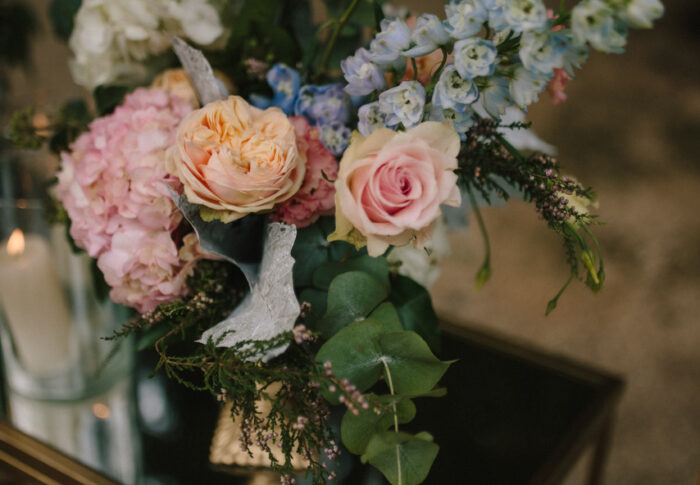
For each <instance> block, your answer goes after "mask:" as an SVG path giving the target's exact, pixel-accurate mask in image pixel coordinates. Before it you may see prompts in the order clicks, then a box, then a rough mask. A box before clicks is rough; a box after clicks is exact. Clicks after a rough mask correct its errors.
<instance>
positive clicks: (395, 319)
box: [369, 301, 403, 332]
mask: <svg viewBox="0 0 700 485" xmlns="http://www.w3.org/2000/svg"><path fill="white" fill-rule="evenodd" d="M369 318H371V319H373V320H377V321H379V322H382V323H383V324H384V328H386V329H387V330H388V331H392V332H399V331H401V330H403V327H402V326H401V319H400V318H399V314H398V313H397V312H396V307H395V306H394V305H393V304H392V303H389V302H388V301H386V302H384V303H382V304H381V305H379V306H378V307H377V308H375V309H374V311H373V312H372V313H370V314H369Z"/></svg>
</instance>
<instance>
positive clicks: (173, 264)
mask: <svg viewBox="0 0 700 485" xmlns="http://www.w3.org/2000/svg"><path fill="white" fill-rule="evenodd" d="M191 110H192V108H191V106H190V105H189V104H188V103H187V102H186V101H183V100H181V99H179V98H177V97H175V96H173V95H170V94H168V93H167V92H166V91H163V90H159V89H137V90H136V91H134V92H133V93H131V94H129V95H128V96H126V98H125V99H124V103H123V104H122V105H121V106H119V107H117V108H116V109H115V110H114V112H113V113H112V114H110V115H107V116H104V117H102V118H99V119H97V120H95V121H93V122H92V123H91V124H90V126H89V131H87V132H86V133H83V134H82V135H81V136H80V137H78V139H77V140H76V141H75V143H73V145H72V147H71V149H72V151H71V152H70V153H63V154H62V155H61V171H60V172H59V174H58V188H57V193H58V197H59V199H60V200H61V202H62V203H63V206H64V207H65V208H66V211H67V212H68V215H69V216H70V218H71V236H72V237H73V239H74V240H75V242H76V244H77V245H78V246H79V247H81V248H83V249H85V250H86V251H87V252H88V254H89V255H90V256H92V257H94V258H97V260H98V266H99V267H100V269H101V270H102V271H103V272H104V274H105V279H106V280H107V282H108V283H109V284H110V286H112V291H111V293H110V296H111V297H112V299H113V300H114V301H116V302H118V303H123V304H126V305H129V306H132V307H134V308H136V309H137V310H138V311H140V312H147V311H150V310H152V309H154V308H155V307H156V306H157V305H158V304H159V303H161V302H164V301H169V300H173V299H176V298H178V297H180V296H182V295H183V294H184V293H185V291H186V286H185V284H184V280H185V278H186V275H187V273H188V272H189V270H190V269H191V267H192V266H193V263H194V262H193V261H191V259H192V258H191V256H192V255H193V254H199V253H198V252H197V251H192V250H191V247H187V246H192V244H196V238H195V241H194V242H193V241H192V239H191V238H189V239H187V240H186V241H183V243H184V244H185V246H183V248H182V249H180V250H178V248H177V246H176V243H175V241H173V237H172V232H173V231H174V230H175V228H177V226H178V225H179V224H180V222H181V220H182V214H181V213H180V211H179V210H178V209H177V208H176V207H175V204H174V203H173V202H172V200H171V199H170V196H169V194H168V189H167V186H166V183H170V184H173V185H174V184H177V183H178V182H177V180H176V179H175V178H174V177H172V176H170V175H169V174H168V173H167V172H166V170H165V150H166V149H167V148H168V147H170V146H171V145H172V144H173V143H174V141H175V132H176V130H177V127H178V125H179V123H180V120H182V119H183V118H184V117H185V115H187V113H189V112H190V111H191ZM186 248H187V249H186ZM185 249H186V251H185V252H186V253H187V257H185V258H183V253H182V252H183V250H185Z"/></svg>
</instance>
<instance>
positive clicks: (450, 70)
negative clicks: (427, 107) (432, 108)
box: [433, 64, 479, 111]
mask: <svg viewBox="0 0 700 485" xmlns="http://www.w3.org/2000/svg"><path fill="white" fill-rule="evenodd" d="M478 98H479V90H478V89H477V87H476V84H474V82H473V81H471V80H470V79H464V78H463V77H462V76H460V75H459V73H458V72H457V68H456V67H455V66H454V64H450V65H449V66H447V67H446V68H445V69H444V70H443V71H442V74H440V79H439V80H438V82H437V84H436V85H435V91H433V104H435V105H439V106H441V107H443V108H452V109H454V110H456V111H464V109H465V108H466V107H467V105H470V104H472V103H473V102H474V101H476V100H477V99H478Z"/></svg>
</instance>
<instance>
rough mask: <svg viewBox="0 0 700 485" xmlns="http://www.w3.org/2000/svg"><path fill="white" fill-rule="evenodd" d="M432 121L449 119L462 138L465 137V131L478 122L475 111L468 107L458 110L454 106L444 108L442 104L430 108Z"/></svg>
mask: <svg viewBox="0 0 700 485" xmlns="http://www.w3.org/2000/svg"><path fill="white" fill-rule="evenodd" d="M429 117H430V120H431V121H449V122H450V123H452V127H453V128H454V129H455V131H456V132H457V133H459V134H460V138H464V133H466V131H467V130H468V129H469V128H471V127H472V126H474V125H475V124H476V118H475V114H474V111H472V109H471V108H467V109H466V110H464V111H456V110H454V109H452V108H443V107H442V106H437V105H433V106H431V108H430V115H429Z"/></svg>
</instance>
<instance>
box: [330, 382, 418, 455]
mask: <svg viewBox="0 0 700 485" xmlns="http://www.w3.org/2000/svg"><path fill="white" fill-rule="evenodd" d="M368 397H369V399H370V402H372V403H374V405H375V406H376V407H375V408H373V409H366V410H362V411H360V413H359V414H354V413H352V412H349V411H348V412H346V413H345V415H344V416H343V421H342V423H341V425H340V431H341V437H342V439H343V444H344V445H345V447H346V448H347V449H348V451H350V453H354V454H355V455H362V454H363V453H364V452H365V450H366V449H367V444H368V443H369V441H370V439H372V437H373V436H374V435H375V434H378V433H382V432H384V431H386V430H388V429H389V428H390V427H391V425H392V424H394V415H396V417H397V419H398V422H399V424H405V423H410V422H411V421H413V418H415V417H416V405H415V404H413V401H411V400H410V399H399V400H398V401H396V402H395V403H394V402H393V401H395V400H396V399H395V398H394V396H390V395H389V396H375V395H373V394H371V395H369V396H368ZM392 404H395V408H394V406H393V405H392ZM377 411H378V412H377Z"/></svg>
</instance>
